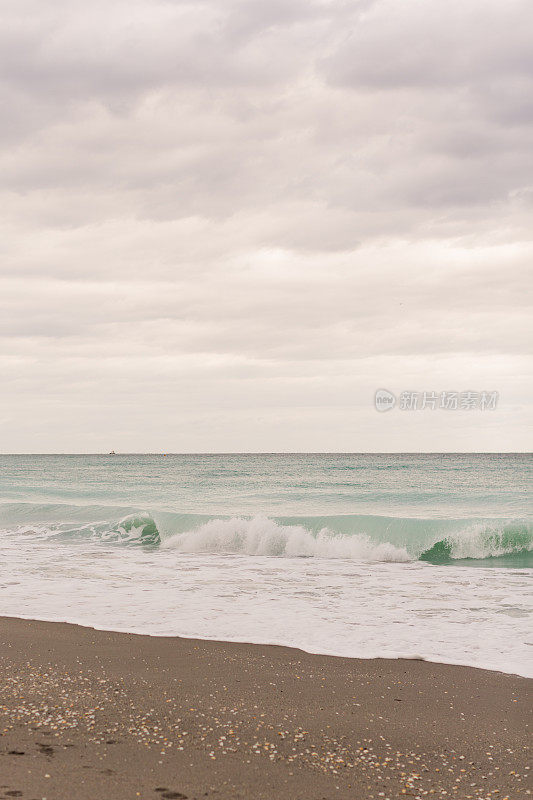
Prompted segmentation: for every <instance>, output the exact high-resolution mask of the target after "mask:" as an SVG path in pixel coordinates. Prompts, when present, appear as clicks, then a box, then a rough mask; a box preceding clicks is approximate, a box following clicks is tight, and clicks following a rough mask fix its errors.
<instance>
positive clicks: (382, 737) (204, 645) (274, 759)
mask: <svg viewBox="0 0 533 800" xmlns="http://www.w3.org/2000/svg"><path fill="white" fill-rule="evenodd" d="M0 630H1V642H2V647H1V651H0V665H1V668H0V687H1V688H0V732H1V737H0V797H1V798H12V797H23V798H27V799H28V800H42V798H46V799H47V800H63V798H65V800H66V798H69V800H70V798H74V797H75V798H77V800H96V799H97V798H98V799H99V798H102V800H103V799H104V798H105V799H106V800H111V799H113V800H121V798H132V800H135V798H138V797H141V798H154V799H155V798H158V797H160V798H165V799H166V800H169V799H170V798H175V799H176V798H189V799H190V800H193V798H203V797H214V798H220V800H222V799H223V798H246V800H252V799H253V798H291V799H292V798H295V800H296V798H302V800H303V798H305V800H311V799H316V800H325V798H328V800H329V798H365V799H366V798H368V799H369V800H372V799H373V798H395V797H404V796H406V797H414V798H422V797H426V796H428V797H446V798H449V797H457V798H489V797H490V798H496V797H497V798H500V800H503V798H505V797H507V798H509V799H511V798H521V797H525V796H527V795H529V794H530V791H531V781H530V770H528V768H527V752H526V746H527V738H528V724H529V721H530V715H531V681H529V680H527V679H524V678H519V677H515V676H512V675H504V674H501V673H495V672H488V671H484V670H477V669H471V668H467V667H457V666H447V665H440V664H432V663H427V662H423V661H405V660H404V661H402V660H396V661H393V660H391V661H388V660H381V659H379V660H372V661H369V660H354V659H343V658H333V657H328V656H319V655H310V654H307V653H304V652H301V651H299V650H292V649H289V648H283V647H275V646H257V645H247V644H231V643H230V644H228V643H221V642H211V641H199V640H192V639H179V638H156V637H146V636H137V635H131V634H121V633H113V632H102V631H95V630H93V629H90V628H82V627H78V626H75V625H68V624H63V623H45V622H37V621H32V620H19V619H10V618H1V619H0Z"/></svg>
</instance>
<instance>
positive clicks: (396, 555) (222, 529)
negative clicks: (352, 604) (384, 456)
mask: <svg viewBox="0 0 533 800" xmlns="http://www.w3.org/2000/svg"><path fill="white" fill-rule="evenodd" d="M162 546H163V547H164V548H172V549H175V550H180V551H181V552H184V553H205V552H215V553H243V554H246V555H254V556H259V555H260V556H278V557H280V556H281V557H286V558H297V557H300V558H313V557H318V558H351V559H358V560H361V561H396V562H406V561H412V558H411V556H410V555H409V554H408V552H407V550H406V549H405V548H403V547H401V548H400V547H395V546H394V545H393V544H391V543H390V542H381V543H376V542H373V541H371V540H370V538H369V537H368V536H366V535H365V534H354V535H352V536H342V535H338V534H335V533H333V532H332V531H330V530H329V529H328V528H322V529H321V530H320V531H318V533H317V534H315V535H313V534H312V533H310V532H309V531H308V530H307V529H306V528H304V527H303V526H301V525H279V524H278V523H277V522H275V521H274V520H272V519H268V518H267V517H253V518H252V519H245V518H243V517H232V518H231V519H211V520H209V521H208V522H206V523H204V524H203V525H200V526H199V527H198V528H196V529H194V530H190V531H186V532H185V533H177V534H174V536H171V537H170V538H169V539H166V540H164V541H163V544H162Z"/></svg>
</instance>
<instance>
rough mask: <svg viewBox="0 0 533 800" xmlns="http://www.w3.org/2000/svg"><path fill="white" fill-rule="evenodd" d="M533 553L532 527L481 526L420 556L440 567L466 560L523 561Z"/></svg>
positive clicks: (476, 526)
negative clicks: (442, 564) (505, 557)
mask: <svg viewBox="0 0 533 800" xmlns="http://www.w3.org/2000/svg"><path fill="white" fill-rule="evenodd" d="M532 551H533V538H532V530H531V525H528V524H526V523H523V524H516V523H515V524H512V525H503V526H502V527H501V528H498V527H493V526H490V525H486V524H483V523H477V524H475V525H471V526H469V527H468V528H466V529H463V530H462V531H458V532H457V533H451V534H449V535H448V536H446V537H445V538H444V539H440V540H439V541H437V542H435V543H434V544H433V545H432V546H431V547H429V548H428V549H427V550H425V551H424V552H423V553H422V554H421V555H420V560H421V561H430V562H432V563H435V564H440V563H445V562H447V561H458V560H462V559H476V560H482V559H490V558H502V557H504V556H521V557H522V556H527V555H528V554H529V553H531V552H532Z"/></svg>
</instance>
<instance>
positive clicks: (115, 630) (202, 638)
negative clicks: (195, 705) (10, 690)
mask: <svg viewBox="0 0 533 800" xmlns="http://www.w3.org/2000/svg"><path fill="white" fill-rule="evenodd" d="M10 619H13V620H23V621H25V622H42V623H44V624H47V625H70V626H72V627H74V628H84V629H87V630H89V631H98V632H100V633H111V634H114V633H116V634H118V635H121V636H140V637H146V638H147V639H176V640H179V641H182V640H183V641H192V642H213V643H216V644H221V645H224V644H227V645H229V646H232V645H249V646H250V647H269V648H270V647H272V648H276V647H281V648H283V649H285V650H289V651H294V653H295V654H296V655H297V654H298V653H300V654H305V655H308V656H318V657H323V658H331V659H335V658H341V659H344V660H346V661H354V662H359V661H360V662H365V661H371V662H375V663H379V662H380V661H385V662H388V661H390V662H392V663H394V662H396V661H400V662H404V661H405V662H408V663H409V662H411V661H423V662H425V663H427V664H434V665H435V666H447V667H458V668H464V669H473V670H480V671H481V672H491V673H495V674H497V675H506V676H508V677H510V678H521V679H522V680H526V681H531V680H533V676H532V675H523V674H522V673H520V672H505V671H504V670H501V669H496V668H492V667H484V666H479V665H478V664H464V663H461V662H458V661H442V660H433V659H431V658H428V657H426V656H424V655H422V654H420V655H412V656H372V657H366V656H345V655H339V654H338V653H325V652H323V651H314V650H305V649H304V648H303V647H298V646H297V645H291V644H284V643H282V642H253V641H248V640H245V639H217V638H214V637H212V636H197V635H196V636H186V635H184V634H174V633H169V634H161V633H144V632H143V633H139V632H137V631H131V630H125V629H123V630H119V629H118V628H97V627H96V626H94V625H89V624H85V623H83V622H69V621H68V620H62V619H44V618H41V617H40V618H35V617H30V616H16V615H13V614H0V623H1V621H2V620H10Z"/></svg>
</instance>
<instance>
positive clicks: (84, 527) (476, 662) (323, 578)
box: [0, 454, 533, 676]
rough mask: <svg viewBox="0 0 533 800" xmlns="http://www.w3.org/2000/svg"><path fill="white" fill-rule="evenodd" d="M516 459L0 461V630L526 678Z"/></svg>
mask: <svg viewBox="0 0 533 800" xmlns="http://www.w3.org/2000/svg"><path fill="white" fill-rule="evenodd" d="M532 474H533V469H532V457H531V456H530V455H528V454H479V455H471V454H425V455H412V454H390V455H387V454H383V455H370V454H257V455H253V454H245V455H244V454H243V455H236V454H228V455H171V454H168V455H4V456H0V552H1V560H0V615H5V616H14V617H24V618H34V619H41V620H51V621H54V620H61V621H66V622H73V623H78V624H81V625H86V626H92V627H95V628H100V629H107V630H116V631H130V632H135V633H142V634H150V635H161V636H172V635H180V636H187V637H198V638H209V639H221V640H226V641H246V642H256V643H265V644H266V643H270V644H282V645H290V646H294V647H299V648H302V649H303V650H307V651H309V652H313V653H327V654H332V655H341V656H353V657H360V658H375V657H383V658H400V657H402V658H424V659H428V660H431V661H438V662H444V663H452V664H465V665H471V666H476V667H484V668H487V669H492V670H500V671H503V672H507V673H516V674H519V675H525V676H533V657H532V653H533V646H532V645H533V628H532V611H533V597H532V593H531V578H532V575H533V525H532V514H531V488H532Z"/></svg>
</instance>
